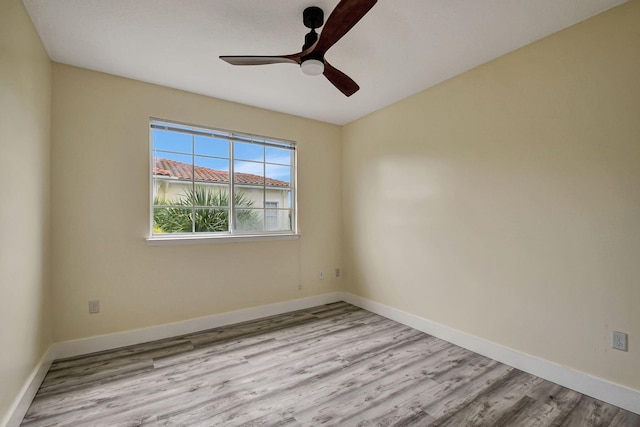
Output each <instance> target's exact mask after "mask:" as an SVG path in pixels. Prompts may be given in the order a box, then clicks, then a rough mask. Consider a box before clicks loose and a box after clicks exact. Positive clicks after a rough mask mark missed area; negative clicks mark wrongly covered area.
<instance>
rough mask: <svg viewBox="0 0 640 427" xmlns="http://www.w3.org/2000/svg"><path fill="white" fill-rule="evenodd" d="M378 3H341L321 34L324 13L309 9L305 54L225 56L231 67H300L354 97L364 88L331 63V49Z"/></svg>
mask: <svg viewBox="0 0 640 427" xmlns="http://www.w3.org/2000/svg"><path fill="white" fill-rule="evenodd" d="M376 2H377V0H340V3H338V5H337V6H336V7H335V9H333V12H331V15H329V18H327V22H326V24H325V26H324V28H323V29H322V32H321V33H320V35H318V33H316V28H320V27H322V25H323V23H324V13H323V11H322V9H320V8H319V7H316V6H311V7H308V8H306V9H305V10H304V12H303V14H302V21H303V23H304V25H305V27H307V28H310V29H311V31H310V32H309V33H308V34H307V35H306V36H305V38H304V46H302V51H301V52H298V53H293V54H290V55H277V56H221V57H220V59H222V60H223V61H226V62H228V63H229V64H231V65H266V64H279V63H292V64H298V65H300V68H302V72H303V73H305V74H308V75H312V76H314V75H319V74H323V75H324V76H325V77H326V78H327V79H328V80H329V81H330V82H331V83H332V84H333V85H334V86H335V87H336V88H338V90H340V92H342V93H343V94H345V95H346V96H351V95H353V94H354V93H356V92H357V91H358V89H360V86H358V84H357V83H356V82H354V81H353V80H352V79H351V78H350V77H349V76H347V75H346V74H344V73H343V72H342V71H340V70H338V69H337V68H334V67H333V66H332V65H331V64H329V63H328V62H327V60H326V59H325V58H324V55H325V54H326V53H327V50H329V48H330V47H331V46H333V45H334V44H335V43H336V42H337V41H338V40H340V39H341V38H342V36H344V35H345V34H346V33H347V32H349V30H351V28H353V26H354V25H356V24H357V23H358V21H360V19H362V17H363V16H364V15H366V14H367V12H369V10H370V9H371V8H372V7H373V6H374V5H375V4H376Z"/></svg>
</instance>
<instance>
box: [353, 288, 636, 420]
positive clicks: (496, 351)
mask: <svg viewBox="0 0 640 427" xmlns="http://www.w3.org/2000/svg"><path fill="white" fill-rule="evenodd" d="M342 297H343V298H342V299H343V301H346V302H348V303H350V304H353V305H355V306H358V307H360V308H363V309H365V310H368V311H371V312H373V313H376V314H379V315H380V316H384V317H386V318H388V319H391V320H395V321H396V322H399V323H402V324H404V325H407V326H409V327H412V328H414V329H417V330H419V331H422V332H425V333H427V334H429V335H433V336H435V337H437V338H441V339H443V340H445V341H448V342H450V343H452V344H455V345H458V346H460V347H463V348H466V349H467V350H471V351H473V352H476V353H479V354H482V355H483V356H487V357H489V358H491V359H494V360H497V361H498V362H501V363H504V364H506V365H509V366H512V367H514V368H517V369H520V370H521V371H525V372H528V373H530V374H532V375H535V376H538V377H540V378H544V379H545V380H549V381H551V382H554V383H556V384H560V385H562V386H564V387H567V388H570V389H572V390H575V391H577V392H579V393H582V394H586V395H587V396H591V397H594V398H596V399H599V400H602V401H604V402H607V403H610V404H612V405H616V406H619V407H620V408H623V409H626V410H628V411H631V412H634V413H636V414H640V391H638V390H634V389H631V388H628V387H625V386H622V385H620V384H616V383H612V382H610V381H607V380H604V379H602V378H598V377H594V376H591V375H589V374H587V373H585V372H580V371H576V370H574V369H571V368H569V367H567V366H562V365H559V364H557V363H554V362H551V361H549V360H545V359H541V358H538V357H536V356H532V355H530V354H526V353H522V352H520V351H517V350H514V349H511V348H508V347H505V346H502V345H500V344H496V343H494V342H491V341H487V340H484V339H482V338H479V337H477V336H474V335H471V334H468V333H465V332H462V331H459V330H457V329H453V328H450V327H448V326H445V325H442V324H439V323H436V322H432V321H430V320H427V319H424V318H422V317H419V316H416V315H413V314H410V313H407V312H405V311H402V310H398V309H396V308H393V307H390V306H388V305H384V304H381V303H378V302H375V301H372V300H369V299H367V298H363V297H360V296H357V295H353V294H350V293H348V292H343V294H342Z"/></svg>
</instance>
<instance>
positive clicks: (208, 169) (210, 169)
mask: <svg viewBox="0 0 640 427" xmlns="http://www.w3.org/2000/svg"><path fill="white" fill-rule="evenodd" d="M193 161H194V163H195V180H196V181H204V182H210V183H212V184H213V183H216V184H227V185H228V184H229V160H225V159H216V158H211V157H200V156H195V157H194V160H193Z"/></svg>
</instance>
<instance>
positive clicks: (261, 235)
mask: <svg viewBox="0 0 640 427" xmlns="http://www.w3.org/2000/svg"><path fill="white" fill-rule="evenodd" d="M153 129H163V130H168V131H177V132H181V133H187V134H191V135H200V136H209V137H215V138H219V139H227V140H228V141H229V171H228V173H229V180H230V182H229V230H228V231H227V232H215V233H214V232H211V233H207V232H195V231H194V232H190V233H162V234H156V233H154V228H153V227H154V207H155V205H154V200H153V199H154V167H155V165H154V146H153V133H152V130H153ZM236 141H237V142H243V143H251V144H257V145H261V146H263V147H269V146H272V147H276V148H280V149H289V150H291V152H292V156H291V165H290V166H291V180H290V191H291V207H290V208H287V209H286V210H290V211H291V222H292V224H291V230H284V231H282V230H281V231H266V230H263V231H249V232H247V231H238V230H234V226H233V218H234V211H235V209H236V207H235V206H234V203H233V200H234V194H235V187H236V185H235V183H234V173H233V166H234V160H236V159H235V158H234V153H233V142H236ZM194 155H195V154H193V153H192V156H194ZM192 159H193V157H192ZM262 163H263V165H267V164H270V163H269V162H267V159H266V158H265V159H264V160H263V162H262ZM265 167H266V166H265ZM149 168H150V170H149V234H148V236H147V239H146V240H147V243H148V244H149V245H151V246H155V245H163V244H185V243H205V242H232V241H260V240H289V239H297V238H298V237H299V233H298V216H297V212H298V209H297V207H298V206H297V185H296V184H297V183H296V178H297V147H296V142H295V141H289V140H284V139H280V138H272V137H265V136H259V135H252V134H247V133H241V132H235V131H227V130H221V129H215V128H211V127H207V126H201V125H191V124H185V123H180V122H176V121H171V120H165V119H158V118H153V117H152V118H150V119H149ZM265 178H266V176H265ZM196 182H197V181H196ZM266 188H267V187H266V182H265V183H264V185H263V205H262V208H261V209H262V211H263V224H265V226H264V227H263V228H264V229H266V218H265V215H266V211H267V207H266V201H267V200H266ZM279 209H280V210H282V209H284V208H279Z"/></svg>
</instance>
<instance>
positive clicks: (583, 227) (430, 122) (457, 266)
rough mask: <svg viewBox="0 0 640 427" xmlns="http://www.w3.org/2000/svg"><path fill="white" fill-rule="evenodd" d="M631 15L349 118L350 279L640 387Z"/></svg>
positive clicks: (635, 46) (433, 316) (592, 24)
mask: <svg viewBox="0 0 640 427" xmlns="http://www.w3.org/2000/svg"><path fill="white" fill-rule="evenodd" d="M639 23H640V1H637V0H635V1H632V2H630V3H627V4H626V5H623V6H621V7H619V8H617V9H614V10H611V11H609V12H607V13H605V14H603V15H600V16H597V17H595V18H593V19H591V20H588V21H586V22H583V23H581V24H579V25H577V26H574V27H572V28H570V29H567V30H565V31H562V32H560V33H557V34H555V35H553V36H551V37H549V38H547V39H544V40H542V41H540V42H537V43H534V44H532V45H529V46H527V47H525V48H523V49H520V50H518V51H516V52H513V53H511V54H509V55H506V56H504V57H502V58H499V59H497V60H495V61H492V62H490V63H488V64H485V65H483V66H480V67H478V68H476V69H474V70H472V71H470V72H467V73H465V74H463V75H460V76H458V77H456V78H453V79H451V80H449V81H447V82H445V83H443V84H440V85H439V86H437V87H434V88H431V89H429V90H426V91H424V92H422V93H420V94H417V95H415V96H413V97H411V98H409V99H406V100H404V101H402V102H400V103H398V104H395V105H393V106H391V107H388V108H386V109H384V110H381V111H379V112H377V113H374V114H372V115H370V116H368V117H366V118H363V119H361V120H358V121H356V122H354V123H352V124H350V125H348V126H346V127H345V129H344V136H343V139H344V147H343V194H344V198H343V206H344V225H343V228H344V231H345V245H344V248H343V250H344V255H345V264H346V265H345V272H346V276H345V283H347V284H348V287H347V289H348V290H349V291H351V292H353V293H355V294H357V295H361V296H364V297H367V298H370V299H373V300H375V301H379V302H382V303H385V304H388V305H390V306H393V307H396V308H398V309H402V310H406V311H408V312H411V313H414V314H417V315H419V316H422V317H425V318H427V319H430V320H433V321H435V322H440V323H442V324H445V325H447V326H449V327H452V328H457V329H459V330H462V331H465V332H467V333H470V334H474V335H476V336H479V337H482V338H485V339H488V340H491V341H493V342H496V343H500V344H503V345H505V346H508V347H511V348H514V349H517V350H519V351H523V352H526V353H529V354H532V355H535V356H539V357H542V358H545V359H548V360H551V361H554V362H557V363H559V364H561V365H566V366H569V367H571V368H574V369H577V370H579V371H584V372H588V373H590V374H592V375H595V376H598V377H602V378H606V379H608V380H611V381H614V382H617V383H619V384H624V385H627V386H630V387H632V388H635V389H636V390H640V369H639V366H640V344H639V343H640V307H639V305H638V304H639V302H640V258H639V257H640V83H639V76H640V25H639ZM362 177H367V179H366V180H363V179H361V178H362ZM614 329H616V330H621V331H625V332H628V333H629V352H627V353H624V352H620V351H615V350H612V349H611V331H612V330H614Z"/></svg>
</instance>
